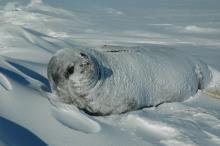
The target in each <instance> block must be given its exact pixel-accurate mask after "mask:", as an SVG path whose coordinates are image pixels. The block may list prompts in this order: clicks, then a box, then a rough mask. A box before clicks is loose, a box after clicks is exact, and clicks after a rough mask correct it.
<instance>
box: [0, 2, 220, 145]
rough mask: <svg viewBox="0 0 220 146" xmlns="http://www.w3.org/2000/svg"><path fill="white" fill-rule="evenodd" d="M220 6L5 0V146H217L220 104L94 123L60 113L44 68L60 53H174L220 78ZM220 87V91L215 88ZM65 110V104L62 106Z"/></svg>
mask: <svg viewBox="0 0 220 146" xmlns="http://www.w3.org/2000/svg"><path fill="white" fill-rule="evenodd" d="M219 5H220V1H219V0H194V1H191V0H184V1H178V0H169V1H168V0H156V1H153V0H136V1H133V0H126V1H125V0H111V1H103V0H94V1H89V0H78V1H75V0H63V1H58V0H44V1H41V0H32V1H28V0H19V1H8V0H0V145H1V146H46V145H50V146H87V145H88V146H174V145H178V146H219V145H220V99H218V98H213V97H211V96H208V95H205V94H204V93H203V92H202V91H198V93H197V94H196V95H195V96H193V97H190V99H188V100H186V101H184V102H176V103H164V104H162V105H160V106H158V107H152V108H145V109H142V110H138V111H133V112H129V113H126V114H121V115H111V116H105V117H95V116H89V115H86V114H84V113H82V112H80V111H78V110H77V109H73V108H72V109H69V107H66V108H62V109H58V108H59V107H58V108H55V107H54V106H52V105H51V103H50V102H49V101H48V99H47V98H48V97H49V96H53V94H51V90H50V87H49V83H48V80H47V75H46V72H47V64H48V62H49V60H50V58H51V56H52V55H53V54H54V53H55V52H56V51H58V50H60V49H63V48H71V47H75V46H83V47H100V46H103V45H123V46H145V45H149V46H154V47H157V46H158V47H161V46H162V47H164V49H166V48H176V49H180V50H182V51H183V52H184V53H186V54H190V55H192V56H195V57H197V58H199V59H201V60H202V61H204V62H205V63H207V64H208V65H209V66H210V67H212V68H214V69H215V70H216V75H215V76H216V78H220V76H219V75H218V74H219V71H220V9H219ZM216 86H217V85H216ZM59 106H60V107H62V105H59Z"/></svg>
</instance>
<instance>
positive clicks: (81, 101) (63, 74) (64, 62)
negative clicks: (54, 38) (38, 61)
mask: <svg viewBox="0 0 220 146" xmlns="http://www.w3.org/2000/svg"><path fill="white" fill-rule="evenodd" d="M47 75H48V79H49V82H50V84H51V87H52V90H53V92H55V93H56V95H58V96H57V97H56V99H53V100H56V101H58V102H62V103H67V104H74V105H76V106H77V107H79V108H84V107H85V106H86V102H88V100H89V99H87V98H86V97H87V94H88V93H89V92H90V90H92V89H93V88H94V87H95V86H96V84H97V82H98V80H99V78H100V71H99V65H98V62H97V60H96V59H95V58H94V57H92V55H91V54H88V52H85V51H83V50H82V49H77V48H74V49H63V50H61V51H58V52H57V53H56V54H55V55H54V56H53V57H52V58H51V60H50V62H49V64H48V72H47Z"/></svg>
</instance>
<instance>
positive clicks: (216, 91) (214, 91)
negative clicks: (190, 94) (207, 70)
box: [203, 84, 220, 99]
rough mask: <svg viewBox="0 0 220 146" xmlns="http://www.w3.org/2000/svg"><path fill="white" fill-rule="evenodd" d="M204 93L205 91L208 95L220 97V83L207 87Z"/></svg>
mask: <svg viewBox="0 0 220 146" xmlns="http://www.w3.org/2000/svg"><path fill="white" fill-rule="evenodd" d="M203 93H205V94H206V95H209V96H211V97H214V98H218V99H220V84H219V85H216V86H213V87H209V88H207V89H205V90H204V91H203Z"/></svg>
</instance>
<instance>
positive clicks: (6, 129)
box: [0, 117, 47, 146]
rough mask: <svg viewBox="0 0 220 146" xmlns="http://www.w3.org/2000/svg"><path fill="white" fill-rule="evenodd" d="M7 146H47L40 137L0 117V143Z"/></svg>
mask: <svg viewBox="0 0 220 146" xmlns="http://www.w3.org/2000/svg"><path fill="white" fill-rule="evenodd" d="M1 142H2V143H4V144H5V145H7V146H47V144H46V143H45V142H44V141H42V140H41V139H40V138H39V137H37V136H36V135H34V134H33V133H31V132H30V131H28V130H27V129H25V128H23V127H21V126H19V125H18V124H16V123H14V122H11V121H9V120H7V119H5V118H2V117H0V143H1Z"/></svg>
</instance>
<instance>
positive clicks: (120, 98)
mask: <svg viewBox="0 0 220 146" xmlns="http://www.w3.org/2000/svg"><path fill="white" fill-rule="evenodd" d="M47 74H48V79H49V82H50V84H51V88H52V92H53V93H55V95H57V96H55V98H53V99H50V100H51V101H55V102H60V103H64V104H68V105H74V106H76V107H78V108H79V109H81V110H83V111H85V112H86V113H88V114H90V115H99V116H100V115H101V116H103V115H110V114H120V113H125V112H128V111H132V110H137V109H141V108H144V107H152V106H158V105H160V104H162V103H165V102H176V101H184V100H186V99H188V98H189V97H191V96H193V95H195V94H196V93H197V91H198V90H199V89H204V88H206V87H207V86H208V84H209V83H210V81H211V80H212V73H211V71H210V68H209V67H208V65H206V64H205V63H203V62H202V61H200V60H198V59H194V57H192V56H190V55H186V54H184V52H182V51H179V50H176V49H168V48H163V47H158V48H157V47H122V46H103V47H101V48H95V49H89V48H72V49H62V50H60V51H58V52H57V53H56V54H55V55H54V56H53V57H52V58H51V60H50V62H49V64H48V73H47Z"/></svg>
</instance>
